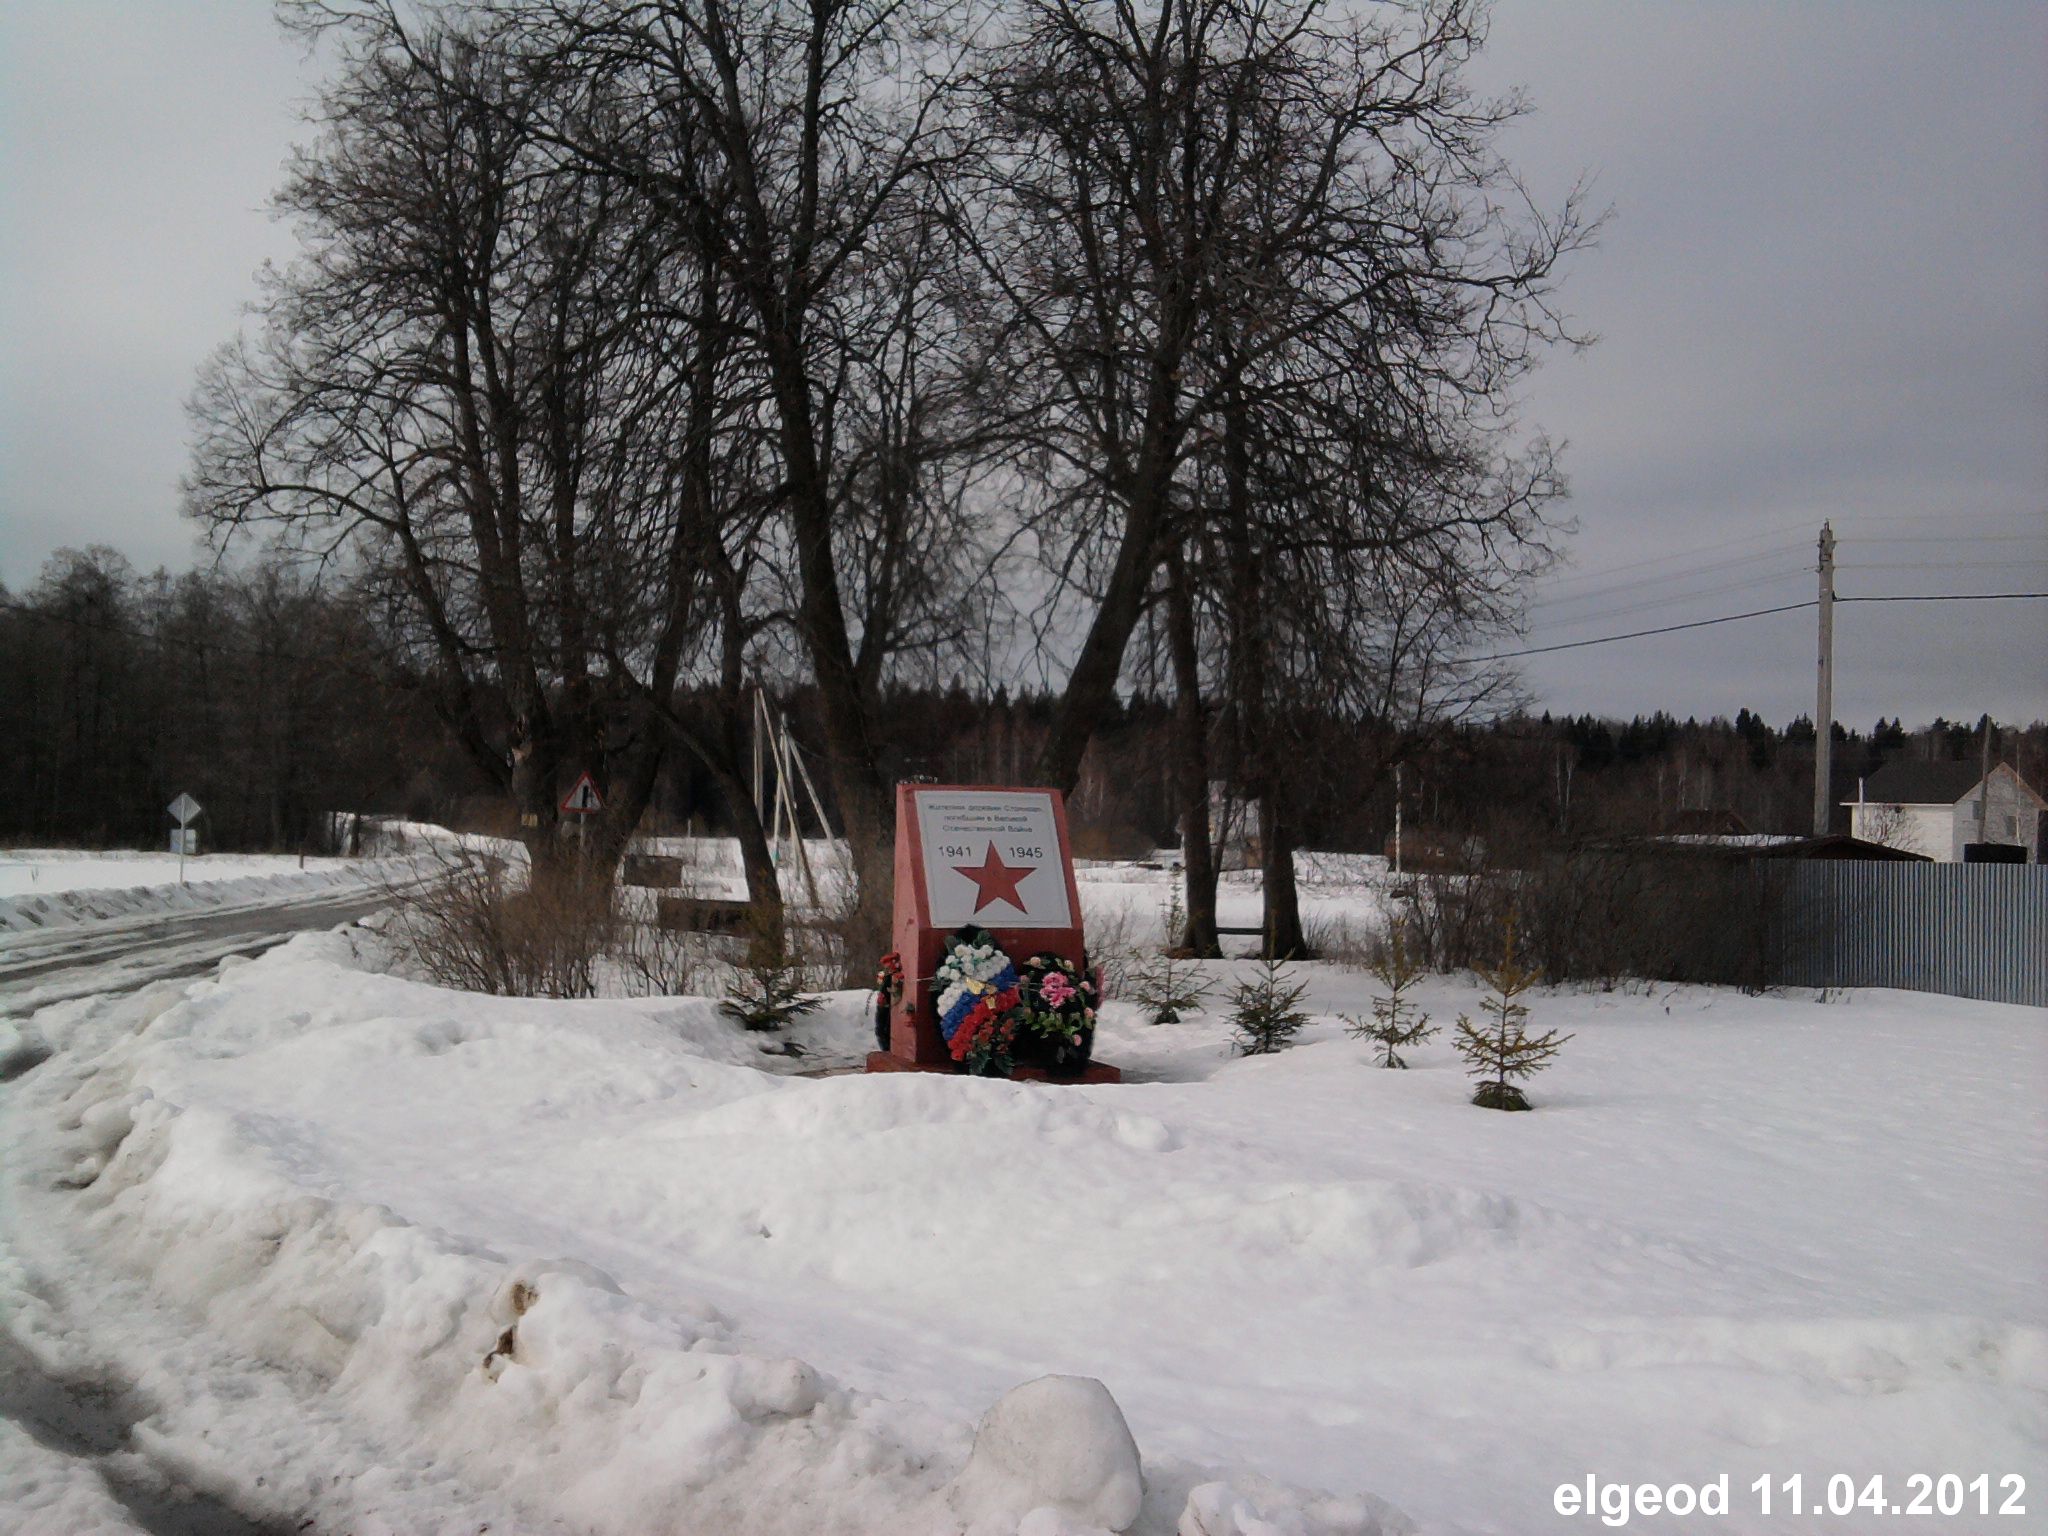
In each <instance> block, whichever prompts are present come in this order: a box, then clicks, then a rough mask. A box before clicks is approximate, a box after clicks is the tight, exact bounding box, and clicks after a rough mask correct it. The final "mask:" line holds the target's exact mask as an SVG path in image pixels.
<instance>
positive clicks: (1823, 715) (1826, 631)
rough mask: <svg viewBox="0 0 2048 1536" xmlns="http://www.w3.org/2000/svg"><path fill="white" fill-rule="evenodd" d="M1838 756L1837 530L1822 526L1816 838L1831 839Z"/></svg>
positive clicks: (1815, 757)
mask: <svg viewBox="0 0 2048 1536" xmlns="http://www.w3.org/2000/svg"><path fill="white" fill-rule="evenodd" d="M1834 755H1835V530H1834V528H1833V527H1832V526H1830V525H1829V524H1827V523H1822V524H1821V525H1820V694H1819V697H1818V698H1816V699H1815V701H1814V706H1813V835H1814V836H1815V837H1826V836H1827V835H1828V812H1829V809H1830V807H1829V805H1828V785H1829V781H1830V780H1831V779H1832V778H1833V776H1834V766H1835V765H1834Z"/></svg>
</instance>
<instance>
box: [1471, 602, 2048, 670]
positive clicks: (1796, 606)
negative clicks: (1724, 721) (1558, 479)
mask: <svg viewBox="0 0 2048 1536" xmlns="http://www.w3.org/2000/svg"><path fill="white" fill-rule="evenodd" d="M2028 598H2048V592H1918V593H1914V592H1901V593H1892V594H1885V595H1883V596H1864V597H1837V598H1836V599H1835V601H1836V602H1838V603H1997V602H2010V601H2015V600H2023V599H2028ZM1819 604H1820V600H1819V599H1818V598H1812V597H1809V598H1808V599H1807V600H1806V601H1805V602H1803V603H1783V604H1780V605H1779V606H1778V607H1776V608H1752V609H1750V610H1749V612H1747V613H1724V614H1722V615H1721V616H1720V617H1719V618H1714V619H1694V620H1692V622H1690V623H1688V624H1664V625H1660V626H1658V627H1657V628H1655V629H1633V630H1630V631H1629V632H1628V633H1627V634H1625V635H1601V636H1598V637H1597V638H1595V639H1592V640H1566V641H1564V642H1562V643H1561V644H1558V645H1532V646H1529V647H1528V648H1527V649H1525V650H1519V651H1498V652H1496V653H1495V654H1493V655H1491V656H1468V657H1466V658H1465V659H1466V660H1467V661H1470V662H1475V663H1477V662H1483V661H1513V660H1515V659H1516V658H1518V657H1522V656H1544V655H1548V654H1549V653H1550V652H1552V651H1576V650H1581V649H1583V648H1584V647H1586V646H1589V645H1612V644H1614V643H1615V642H1616V641H1617V640H1642V639H1646V638H1647V637H1649V636H1651V635H1675V634H1677V633H1678V632H1679V631H1680V630H1685V629H1706V628H1709V627H1710V626H1712V625H1715V624H1739V623H1740V622H1742V621H1743V620H1744V619H1763V618H1769V617H1770V616H1771V615H1772V614H1774V613H1797V612H1799V610H1800V609H1802V608H1815V607H1818V606H1819Z"/></svg>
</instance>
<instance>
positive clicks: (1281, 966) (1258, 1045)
mask: <svg viewBox="0 0 2048 1536" xmlns="http://www.w3.org/2000/svg"><path fill="white" fill-rule="evenodd" d="M1307 991H1308V983H1307V982H1306V981H1291V980H1290V973H1289V971H1288V969H1287V962H1286V961H1284V960H1275V959H1272V958H1270V957H1269V958H1267V959H1265V960H1262V961H1260V962H1259V974H1258V975H1257V976H1256V977H1254V978H1253V979H1252V980H1250V981H1242V982H1239V983H1238V984H1237V986H1236V988H1235V989H1234V990H1233V991H1232V993H1231V1023H1232V1024H1233V1025H1234V1026H1235V1029H1236V1032H1237V1033H1236V1038H1237V1048H1238V1050H1239V1051H1240V1052H1242V1053H1243V1054H1244V1055H1246V1056H1266V1055H1270V1054H1272V1053H1273V1052H1275V1051H1280V1050H1284V1049H1286V1048H1287V1047H1288V1046H1289V1045H1291V1044H1293V1043H1294V1036H1295V1033H1296V1032H1297V1031H1298V1030H1300V1028H1301V1027H1302V1025H1304V1024H1306V1023H1308V1021H1309V1016H1308V1014H1307V1013H1305V1012H1303V1011H1302V1008H1301V999H1302V994H1303V993H1305V992H1307Z"/></svg>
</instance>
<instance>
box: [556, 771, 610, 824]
mask: <svg viewBox="0 0 2048 1536" xmlns="http://www.w3.org/2000/svg"><path fill="white" fill-rule="evenodd" d="M562 809H563V810H564V811H566V812H567V813H568V814H569V815H571V816H591V815H595V814H596V813H597V812H599V811H601V810H603V809H604V796H603V795H600V794H599V793H598V792H597V781H596V780H595V779H593V778H591V776H590V775H589V774H588V773H581V774H578V775H577V776H576V782H575V784H574V785H573V786H571V788H570V790H569V793H568V794H566V795H564V796H562Z"/></svg>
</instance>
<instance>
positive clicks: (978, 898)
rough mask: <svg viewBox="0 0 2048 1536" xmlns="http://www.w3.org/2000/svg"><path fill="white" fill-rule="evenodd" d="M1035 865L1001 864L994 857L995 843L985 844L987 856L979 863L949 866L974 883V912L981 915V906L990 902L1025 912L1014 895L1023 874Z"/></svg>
mask: <svg viewBox="0 0 2048 1536" xmlns="http://www.w3.org/2000/svg"><path fill="white" fill-rule="evenodd" d="M1034 868H1036V866H1035V865H1031V864H1023V865H1011V864H1005V863H1004V862H1003V861H1002V860H1001V859H1000V858H998V857H997V856H996V845H995V844H994V843H990V844H989V845H988V855H987V857H985V858H984V859H983V860H982V861H981V863H980V864H979V865H978V866H977V865H973V864H955V865H954V866H953V869H954V871H955V872H956V873H958V874H963V875H965V876H966V877H967V878H968V879H970V880H972V881H973V882H974V915H975V916H976V917H979V916H981V909H982V908H983V907H985V906H988V905H989V904H990V903H991V902H997V901H1007V902H1008V903H1009V904H1010V905H1011V906H1013V907H1015V908H1016V909H1017V910H1018V911H1019V912H1024V911H1026V910H1027V909H1026V907H1025V905H1024V898H1023V897H1022V896H1020V895H1018V894H1017V887H1018V885H1019V884H1020V883H1022V881H1023V879H1024V877H1025V876H1026V875H1028V874H1030V873H1031V871H1032V870H1033V869H1034Z"/></svg>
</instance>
